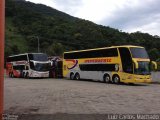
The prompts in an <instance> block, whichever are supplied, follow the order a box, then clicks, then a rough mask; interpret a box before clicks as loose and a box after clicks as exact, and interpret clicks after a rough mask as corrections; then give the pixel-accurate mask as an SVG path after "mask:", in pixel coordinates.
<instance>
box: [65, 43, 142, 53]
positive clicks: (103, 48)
mask: <svg viewBox="0 0 160 120" xmlns="http://www.w3.org/2000/svg"><path fill="white" fill-rule="evenodd" d="M119 47H127V48H129V47H137V48H144V47H142V46H135V45H121V46H111V47H102V48H94V49H85V50H77V51H68V52H64V53H72V52H83V51H90V50H101V49H110V48H119Z"/></svg>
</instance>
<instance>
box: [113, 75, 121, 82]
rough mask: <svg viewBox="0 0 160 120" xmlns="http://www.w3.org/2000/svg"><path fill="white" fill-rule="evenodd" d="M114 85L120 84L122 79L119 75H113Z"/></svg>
mask: <svg viewBox="0 0 160 120" xmlns="http://www.w3.org/2000/svg"><path fill="white" fill-rule="evenodd" d="M112 80H113V83H115V84H119V83H120V77H119V76H118V75H113V79H112Z"/></svg>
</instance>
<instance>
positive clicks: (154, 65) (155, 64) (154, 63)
mask: <svg viewBox="0 0 160 120" xmlns="http://www.w3.org/2000/svg"><path fill="white" fill-rule="evenodd" d="M151 65H152V68H153V69H154V70H157V63H156V62H155V61H151Z"/></svg>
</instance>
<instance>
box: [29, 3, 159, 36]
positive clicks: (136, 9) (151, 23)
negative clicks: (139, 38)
mask: <svg viewBox="0 0 160 120" xmlns="http://www.w3.org/2000/svg"><path fill="white" fill-rule="evenodd" d="M26 1H30V2H34V3H41V4H45V5H47V6H50V7H53V8H55V9H57V10H60V11H62V12H65V13H67V14H70V15H72V16H75V17H78V18H82V19H86V20H90V21H92V22H94V23H96V24H100V25H104V26H110V27H112V28H115V29H119V30H121V31H124V32H129V33H131V32H136V31H141V32H144V33H149V34H151V35H159V36H160V32H159V31H160V7H159V6H160V0H26Z"/></svg>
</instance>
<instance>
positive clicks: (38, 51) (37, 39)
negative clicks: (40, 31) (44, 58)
mask: <svg viewBox="0 0 160 120" xmlns="http://www.w3.org/2000/svg"><path fill="white" fill-rule="evenodd" d="M36 38H37V40H38V53H39V37H38V36H37V37H36Z"/></svg>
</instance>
